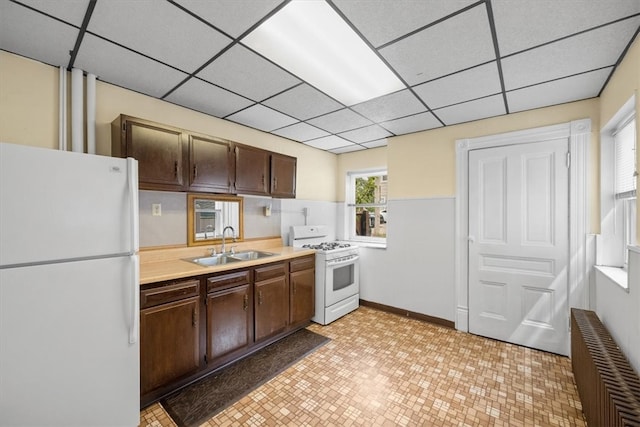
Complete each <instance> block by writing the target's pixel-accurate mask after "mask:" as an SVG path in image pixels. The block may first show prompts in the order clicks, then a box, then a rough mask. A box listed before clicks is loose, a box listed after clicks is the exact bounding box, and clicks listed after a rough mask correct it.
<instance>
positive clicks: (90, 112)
mask: <svg viewBox="0 0 640 427" xmlns="http://www.w3.org/2000/svg"><path fill="white" fill-rule="evenodd" d="M87 153H89V154H96V75H95V74H87Z"/></svg>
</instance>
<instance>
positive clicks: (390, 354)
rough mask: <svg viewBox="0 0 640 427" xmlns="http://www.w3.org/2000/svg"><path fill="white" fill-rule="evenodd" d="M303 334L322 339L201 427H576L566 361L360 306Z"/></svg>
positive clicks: (162, 422) (149, 416) (158, 410)
mask: <svg viewBox="0 0 640 427" xmlns="http://www.w3.org/2000/svg"><path fill="white" fill-rule="evenodd" d="M310 329H311V330H313V331H314V332H318V333H321V334H323V335H326V336H328V337H329V338H331V339H332V341H331V342H330V343H328V344H326V345H325V346H323V347H322V348H320V349H319V350H317V351H316V352H314V353H313V354H311V355H310V356H308V357H306V358H305V359H304V360H302V361H300V362H298V363H297V364H295V365H294V366H292V367H291V368H289V369H288V370H286V371H285V372H283V373H282V374H280V375H279V376H277V377H276V378H274V379H272V380H271V381H269V382H268V383H266V384H264V385H263V386H261V387H259V388H258V389H256V390H254V391H253V392H252V393H250V394H248V395H247V396H245V397H244V398H242V399H241V400H240V401H238V402H237V403H236V404H234V405H233V406H231V407H229V408H227V409H225V410H224V411H222V412H221V413H219V414H218V415H216V416H215V417H213V418H211V419H210V420H209V421H207V422H205V423H204V424H203V426H204V427H214V426H236V425H243V426H273V425H291V426H515V427H518V426H527V427H528V426H585V425H586V423H585V420H584V417H583V415H582V407H581V405H580V400H579V398H578V394H577V391H576V387H575V383H574V381H573V374H572V372H571V361H570V360H569V359H568V358H565V357H560V356H556V355H553V354H549V353H544V352H540V351H536V350H532V349H529V348H524V347H519V346H516V345H512V344H507V343H503V342H498V341H493V340H488V339H485V338H481V337H477V336H474V335H471V334H466V333H461V332H457V331H454V330H451V329H447V328H442V327H439V326H436V325H432V324H429V323H424V322H421V321H418V320H414V319H408V318H404V317H401V316H397V315H394V314H389V313H384V312H381V311H378V310H374V309H371V308H367V307H361V308H359V309H358V310H357V311H355V312H353V313H351V314H349V315H347V316H345V317H343V318H341V319H339V320H337V321H336V322H334V323H332V324H330V325H328V326H320V325H316V324H313V325H312V326H310ZM140 425H141V426H154V427H160V426H173V425H174V424H173V421H172V420H171V418H170V417H169V416H168V415H167V414H166V413H165V412H164V410H163V409H162V407H161V406H160V405H159V404H154V405H152V406H150V407H149V408H146V409H145V410H144V411H142V412H141V414H140Z"/></svg>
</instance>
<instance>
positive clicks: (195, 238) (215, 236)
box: [187, 193, 244, 246]
mask: <svg viewBox="0 0 640 427" xmlns="http://www.w3.org/2000/svg"><path fill="white" fill-rule="evenodd" d="M242 212H243V210H242V197H236V196H225V195H220V194H194V193H189V194H187V244H188V246H198V245H211V244H215V243H219V242H222V232H223V231H224V229H225V227H227V226H231V227H233V231H234V233H232V232H231V230H227V233H226V237H227V238H228V239H231V238H232V237H234V236H235V238H236V240H242V239H243V238H244V231H243V215H242ZM229 241H230V240H229Z"/></svg>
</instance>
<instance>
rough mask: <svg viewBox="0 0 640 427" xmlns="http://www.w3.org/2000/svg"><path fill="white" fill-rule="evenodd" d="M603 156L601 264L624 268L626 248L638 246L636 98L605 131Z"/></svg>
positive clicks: (603, 131) (616, 116) (630, 101)
mask: <svg viewBox="0 0 640 427" xmlns="http://www.w3.org/2000/svg"><path fill="white" fill-rule="evenodd" d="M600 146H601V156H600V161H601V163H600V176H601V182H600V187H601V201H600V205H601V212H600V217H601V236H600V238H599V240H598V246H599V250H598V264H599V265H604V266H611V267H622V268H623V269H625V270H626V268H627V263H628V250H627V247H628V246H630V245H635V244H636V224H637V222H636V221H637V220H636V218H637V212H636V200H637V193H636V186H637V176H638V173H637V170H638V169H637V165H636V149H637V136H636V111H635V97H632V98H631V99H630V100H629V101H627V103H626V104H625V105H624V106H623V107H622V109H621V110H620V111H619V112H618V113H617V114H616V115H615V116H614V117H613V119H611V121H610V122H609V123H608V124H607V126H605V127H604V128H603V129H602V132H601V138H600Z"/></svg>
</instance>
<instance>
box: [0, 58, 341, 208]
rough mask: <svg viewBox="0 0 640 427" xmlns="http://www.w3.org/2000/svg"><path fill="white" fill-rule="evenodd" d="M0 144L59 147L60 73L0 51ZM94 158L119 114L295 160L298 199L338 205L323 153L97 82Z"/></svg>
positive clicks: (332, 163) (332, 171) (329, 159)
mask: <svg viewBox="0 0 640 427" xmlns="http://www.w3.org/2000/svg"><path fill="white" fill-rule="evenodd" d="M0 87H1V88H2V90H0V140H2V141H4V142H13V143H17V144H26V145H38V146H42V147H48V148H57V147H58V69H57V68H55V67H51V66H48V65H45V64H42V63H40V62H37V61H32V60H30V59H26V58H23V57H20V56H17V55H13V54H10V53H7V52H3V51H0ZM96 99H97V102H96V104H97V105H96V146H97V153H98V154H103V155H110V154H111V129H110V124H111V122H112V121H113V120H114V119H115V118H116V117H117V116H118V115H119V114H127V115H131V116H135V117H139V118H143V119H148V120H153V121H157V122H160V123H164V124H168V125H172V126H176V127H180V128H184V129H188V130H192V131H196V132H201V133H204V134H208V135H212V136H217V137H221V138H226V139H230V140H233V141H237V142H241V143H244V144H248V145H253V146H257V147H261V148H265V149H267V150H271V151H275V152H279V153H284V154H288V155H291V156H295V157H297V159H298V173H297V197H298V198H299V199H305V200H326V201H335V200H336V193H335V191H336V176H338V174H337V164H338V157H337V156H336V155H335V154H331V153H328V152H325V151H322V150H318V149H315V148H312V147H309V146H307V145H304V144H301V143H298V142H294V141H291V140H288V139H285V138H280V137H278V136H275V135H270V134H267V133H265V132H261V131H258V130H255V129H251V128H248V127H245V126H242V125H238V124H235V123H232V122H229V121H226V120H221V119H217V118H215V117H212V116H209V115H206V114H202V113H199V112H196V111H193V110H189V109H187V108H183V107H180V106H177V105H174V104H171V103H169V102H165V101H161V100H158V99H155V98H152V97H149V96H146V95H142V94H139V93H137V92H133V91H130V90H127V89H123V88H120V87H117V86H113V85H110V84H107V83H103V82H100V81H98V83H97V87H96Z"/></svg>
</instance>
